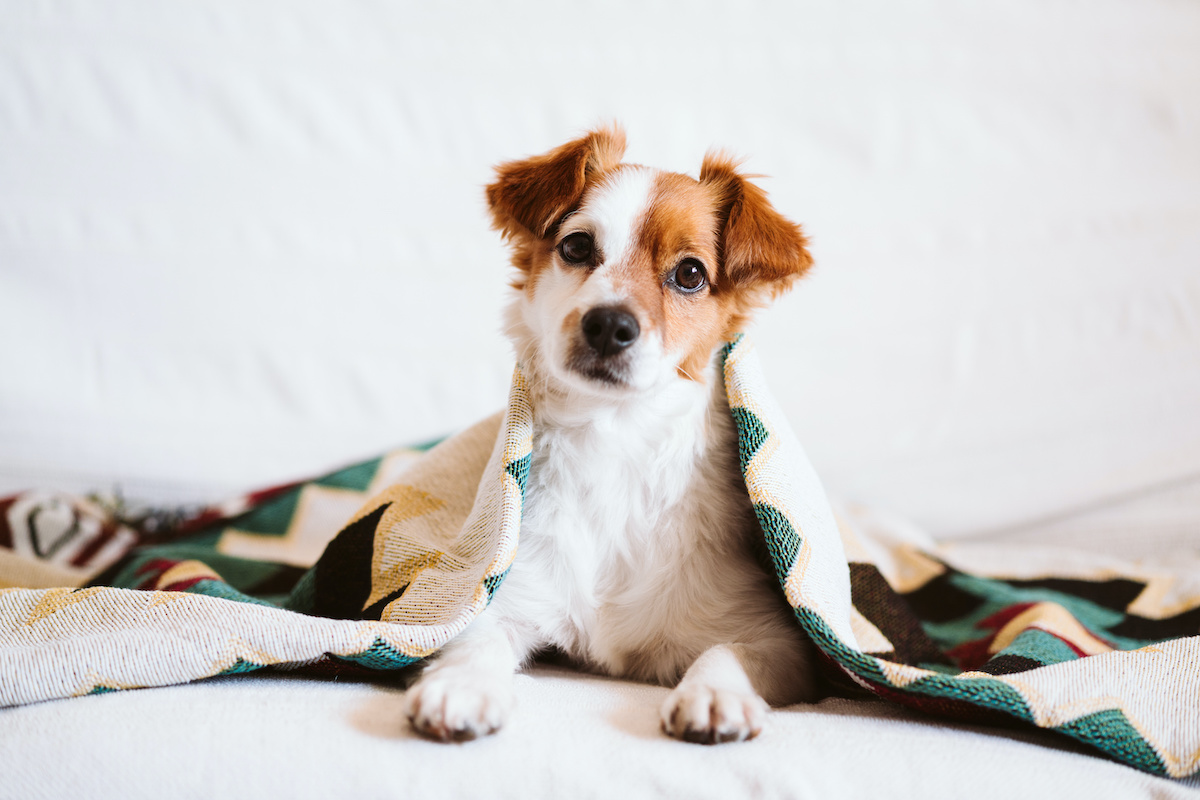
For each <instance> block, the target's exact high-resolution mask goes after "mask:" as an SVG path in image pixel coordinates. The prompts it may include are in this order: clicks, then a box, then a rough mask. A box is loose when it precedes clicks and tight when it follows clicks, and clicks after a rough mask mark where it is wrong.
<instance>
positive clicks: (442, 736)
mask: <svg viewBox="0 0 1200 800" xmlns="http://www.w3.org/2000/svg"><path fill="white" fill-rule="evenodd" d="M525 655H526V654H525V653H522V654H518V653H517V652H516V651H515V650H514V644H513V641H512V639H511V638H510V636H509V634H508V632H506V630H505V628H504V627H503V626H502V624H501V623H500V621H499V620H497V619H496V618H495V617H494V616H493V615H489V614H487V613H486V612H485V613H484V614H483V616H481V617H480V618H479V619H477V620H475V622H473V623H472V624H471V627H469V628H468V629H467V630H465V631H464V632H463V633H462V634H460V635H459V636H458V637H457V638H455V639H453V640H452V641H451V642H450V643H449V644H447V645H446V646H445V647H444V648H442V651H441V653H439V654H438V656H437V658H436V660H434V661H433V662H432V663H431V664H430V665H429V666H428V667H426V668H425V671H424V672H423V673H422V674H421V677H420V678H419V679H418V680H417V682H416V683H414V684H413V685H412V686H411V687H409V690H408V693H407V695H406V696H405V698H404V710H405V713H406V714H407V715H408V720H409V722H411V723H412V726H413V728H414V729H415V730H416V731H417V732H418V733H420V734H422V735H424V736H428V737H430V738H432V739H438V740H441V741H443V742H449V741H458V742H461V741H466V740H468V739H474V738H476V737H477V736H485V735H487V734H489V733H494V732H495V731H496V730H497V729H499V728H500V726H501V725H503V724H504V722H505V720H506V719H507V718H508V715H509V712H510V711H511V710H512V707H513V699H514V698H513V688H512V678H513V673H514V672H515V671H516V669H517V667H518V666H519V665H520V663H521V661H522V660H524V656H525Z"/></svg>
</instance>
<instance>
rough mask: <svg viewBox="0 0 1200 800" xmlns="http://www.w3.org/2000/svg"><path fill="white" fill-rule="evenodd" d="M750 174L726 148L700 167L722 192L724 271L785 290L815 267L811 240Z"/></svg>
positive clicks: (736, 279)
mask: <svg viewBox="0 0 1200 800" xmlns="http://www.w3.org/2000/svg"><path fill="white" fill-rule="evenodd" d="M747 177H749V176H745V175H742V174H740V173H739V172H738V171H737V162H736V161H734V160H733V159H732V158H730V157H729V156H727V155H725V154H723V153H708V154H707V155H705V156H704V163H703V165H702V166H701V167H700V182H701V183H703V184H708V185H710V186H712V187H713V188H714V189H715V190H716V191H717V197H718V207H719V208H720V209H722V211H721V238H720V247H721V264H722V267H721V276H723V277H725V278H726V279H727V280H728V281H730V282H731V283H732V284H733V285H735V286H746V285H749V284H753V283H765V284H767V285H768V286H770V287H771V288H772V289H773V290H775V291H782V290H784V289H787V288H788V287H789V286H791V284H792V282H793V281H794V280H795V279H796V278H799V277H800V276H801V275H803V274H804V273H805V272H807V271H808V268H809V267H810V266H812V256H810V255H809V254H808V239H807V237H805V235H804V233H803V232H802V231H801V230H800V226H799V225H797V224H796V223H794V222H791V221H789V220H787V219H786V218H784V216H783V215H782V214H780V213H779V212H778V211H776V210H775V209H774V207H772V205H771V203H770V201H769V200H767V193H766V192H764V191H763V190H762V189H760V188H758V187H757V186H755V185H754V184H753V183H751V182H750V181H749V180H747Z"/></svg>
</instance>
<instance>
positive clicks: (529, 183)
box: [487, 125, 625, 239]
mask: <svg viewBox="0 0 1200 800" xmlns="http://www.w3.org/2000/svg"><path fill="white" fill-rule="evenodd" d="M623 155H625V132H624V131H623V130H621V128H620V127H618V126H617V125H612V126H610V127H607V128H599V129H597V130H594V131H592V132H591V133H589V134H588V135H587V136H584V137H582V138H580V139H576V140H575V141H573V142H567V143H566V144H564V145H562V146H561V147H557V148H555V149H554V150H551V151H550V152H549V153H544V154H543V155H540V156H533V157H532V158H527V159H525V160H523V161H512V162H509V163H507V164H501V165H500V166H499V167H497V168H496V181H495V182H494V183H492V184H491V185H489V186H488V187H487V200H488V207H489V208H490V209H491V211H492V220H493V223H494V225H495V227H496V229H497V230H499V231H500V232H501V233H503V234H504V235H505V236H506V237H508V238H510V239H511V238H513V237H514V236H518V235H521V234H523V233H528V234H532V235H533V236H535V237H537V238H539V239H540V238H542V237H544V236H546V234H548V233H549V232H550V231H551V230H552V229H553V228H554V226H555V225H556V224H557V223H558V221H559V220H560V219H562V218H563V216H564V215H565V214H566V213H567V212H568V211H570V210H571V209H572V208H574V207H575V206H576V205H578V203H579V201H580V200H581V199H583V190H584V189H585V188H586V187H587V184H588V182H589V181H591V180H594V179H595V178H597V177H599V176H600V175H603V174H604V173H605V172H608V171H609V170H611V169H612V168H613V167H615V166H616V165H617V164H619V163H620V162H621V156H623Z"/></svg>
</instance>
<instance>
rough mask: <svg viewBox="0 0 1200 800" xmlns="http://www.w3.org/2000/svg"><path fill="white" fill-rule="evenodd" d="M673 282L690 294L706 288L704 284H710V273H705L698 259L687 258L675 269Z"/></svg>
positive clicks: (672, 277) (672, 276)
mask: <svg viewBox="0 0 1200 800" xmlns="http://www.w3.org/2000/svg"><path fill="white" fill-rule="evenodd" d="M671 282H672V283H674V284H675V285H676V286H678V287H679V288H680V289H681V290H682V291H685V292H688V293H689V294H690V293H691V292H698V291H700V290H701V289H703V288H704V284H706V283H708V273H707V272H705V271H704V265H703V264H701V263H700V262H699V261H697V260H696V259H694V258H685V259H684V260H683V261H681V262H679V266H678V267H676V268H675V272H674V273H673V274H672V275H671Z"/></svg>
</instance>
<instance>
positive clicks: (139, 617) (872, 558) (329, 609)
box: [0, 337, 1200, 777]
mask: <svg viewBox="0 0 1200 800" xmlns="http://www.w3.org/2000/svg"><path fill="white" fill-rule="evenodd" d="M719 363H720V368H721V369H722V371H723V377H724V383H725V389H726V393H727V395H728V398H729V405H730V409H731V413H732V415H733V418H734V420H735V422H736V425H737V430H738V437H739V451H740V461H741V467H742V471H743V474H744V476H745V485H746V490H747V492H748V493H749V496H750V499H751V501H752V503H753V505H754V509H755V512H756V514H757V517H758V521H759V523H760V527H761V531H762V536H763V539H764V542H765V544H766V549H767V551H768V553H769V554H770V559H771V562H772V564H773V567H774V570H775V573H776V576H777V577H778V580H779V582H780V585H781V587H782V589H783V592H784V595H785V596H786V599H787V602H788V603H790V605H791V606H792V608H793V609H794V611H795V617H796V621H797V624H799V625H801V626H802V627H803V629H804V630H805V631H806V632H807V634H808V635H809V636H810V637H811V639H812V640H813V641H814V642H815V643H816V645H817V647H818V648H819V651H820V653H821V655H822V659H823V662H824V663H823V666H824V668H825V669H826V671H827V673H828V675H829V677H830V678H831V679H832V682H833V684H834V685H836V686H840V687H842V688H843V689H845V690H847V691H851V690H853V691H859V692H869V693H871V694H873V695H876V696H878V697H880V698H883V699H884V700H887V701H891V702H895V703H900V704H903V705H906V706H910V707H913V708H917V709H921V710H924V711H926V712H928V713H930V714H933V715H938V716H943V717H952V718H958V719H966V720H971V721H975V722H988V723H995V724H1001V725H1025V726H1037V727H1040V728H1044V729H1048V730H1052V731H1055V732H1057V733H1059V734H1062V735H1065V736H1068V737H1071V738H1073V739H1075V740H1077V741H1080V742H1083V743H1086V744H1087V745H1089V746H1091V747H1093V748H1095V749H1097V750H1098V751H1100V752H1101V753H1103V754H1105V755H1107V756H1109V757H1111V758H1113V759H1116V760H1118V761H1120V762H1123V763H1125V764H1128V765H1130V766H1132V767H1135V768H1137V769H1140V770H1144V771H1146V772H1150V773H1154V774H1157V775H1164V776H1170V777H1184V776H1188V775H1191V774H1193V773H1195V772H1197V771H1200V636H1197V635H1196V634H1197V633H1200V575H1197V574H1196V573H1195V571H1187V570H1175V571H1172V570H1171V569H1169V568H1164V567H1152V566H1146V565H1136V564H1119V563H1117V562H1114V561H1111V560H1108V559H1104V558H1099V557H1095V556H1085V555H1083V554H1070V553H1064V552H1028V551H1027V552H1024V553H1018V554H1014V553H1012V552H1010V551H1005V550H1003V549H992V550H989V549H988V548H986V547H984V548H978V547H976V548H971V547H967V546H957V547H956V546H945V545H939V544H937V543H936V542H934V541H932V540H930V539H928V538H927V537H925V536H923V535H922V534H921V533H920V532H918V531H915V530H913V529H912V528H910V527H908V526H906V525H904V524H902V523H896V522H895V521H891V520H888V519H887V518H885V517H881V516H879V515H877V514H872V513H870V512H864V511H862V510H857V509H847V510H844V511H843V512H842V513H840V514H835V513H834V511H833V509H832V507H831V505H830V503H829V501H828V500H827V498H826V496H825V492H824V490H823V488H822V486H821V484H820V481H819V480H818V478H817V476H816V474H815V472H814V470H813V469H812V467H811V465H810V464H809V462H808V460H807V458H806V456H805V454H804V451H803V449H802V448H801V446H800V444H799V443H798V441H797V440H796V438H795V436H794V434H793V433H792V431H791V429H790V428H789V426H788V424H787V421H786V419H784V418H783V415H782V414H781V413H780V410H779V408H778V407H777V405H776V404H775V402H774V400H773V399H772V397H771V394H770V392H769V391H768V389H767V385H766V382H765V380H764V377H763V375H762V372H761V368H760V366H759V364H758V361H757V359H756V357H755V354H754V350H753V346H752V344H751V343H750V342H749V341H748V340H747V339H746V338H745V337H738V338H737V339H735V340H733V341H731V342H729V343H728V344H727V345H726V346H725V347H724V348H723V350H722V351H721V353H720V361H719ZM531 446H532V409H531V407H530V403H529V399H528V394H527V392H526V386H525V378H524V376H523V374H522V373H521V371H520V369H519V368H518V369H517V370H516V372H515V374H514V379H513V383H512V387H511V391H510V396H509V401H508V405H507V407H506V408H505V409H504V410H503V411H502V412H501V413H499V414H497V415H495V416H493V417H491V418H489V419H486V420H484V421H482V422H480V423H478V424H477V425H475V426H473V427H472V428H470V429H468V430H466V431H464V432H462V433H460V434H458V435H456V436H453V437H451V438H449V439H447V440H445V441H443V442H441V443H439V444H437V445H436V446H433V447H423V448H416V449H405V450H399V451H395V452H392V453H389V454H387V455H385V456H383V457H380V458H377V459H373V460H371V461H367V462H364V463H361V464H356V465H353V466H351V467H348V468H345V469H342V470H339V471H337V472H334V473H332V474H330V475H326V476H324V477H322V478H318V479H316V480H312V481H308V482H305V483H300V484H293V485H289V486H283V487H276V488H275V489H271V490H267V491H264V492H258V493H255V494H251V495H247V496H245V497H242V498H238V499H236V500H234V501H231V502H229V503H226V504H223V505H221V506H216V507H212V508H206V509H199V510H191V511H185V512H183V513H180V512H174V513H170V514H161V513H158V514H156V513H150V514H130V513H128V510H127V509H122V508H121V507H120V504H114V503H111V502H109V503H107V504H105V503H97V502H96V501H95V500H88V499H81V498H71V497H63V496H59V495H54V494H51V493H43V492H28V493H25V494H22V495H18V496H15V497H11V498H7V499H4V500H0V705H3V706H11V705H18V704H23V703H32V702H37V701H42V700H49V699H54V698H65V697H72V696H79V695H85V694H91V693H97V692H108V691H115V690H121V689H131V688H139V687H153V686H164V685H171V684H177V683H183V682H187V681H192V680H197V679H202V678H207V677H212V676H216V675H226V674H231V673H238V672H248V671H253V670H259V669H264V668H273V669H290V670H295V669H300V670H307V671H310V672H330V671H335V672H336V671H346V670H350V671H367V672H371V673H378V672H380V671H387V670H398V669H401V668H404V667H406V666H408V665H410V664H413V663H414V662H416V661H419V660H421V659H423V658H425V657H427V656H429V655H431V654H433V653H435V652H436V651H437V650H438V649H439V648H440V647H442V646H443V645H444V644H445V643H446V642H448V641H449V640H450V639H452V638H453V637H454V636H456V635H457V634H458V633H460V632H461V631H462V630H463V629H464V628H466V626H467V625H469V624H470V622H471V621H472V620H473V619H474V618H475V617H476V616H478V614H479V613H480V612H481V611H482V610H483V609H484V608H486V607H487V605H488V602H489V601H490V599H491V598H492V596H493V595H494V593H495V592H497V591H502V590H503V589H502V585H503V581H504V577H505V575H506V573H507V571H508V569H509V566H510V565H511V564H512V561H513V558H514V556H515V554H516V551H517V546H518V533H519V530H520V522H521V508H522V503H523V498H524V492H525V487H526V484H527V481H528V477H529V470H530V454H531ZM347 519H348V521H346V520H347ZM339 526H340V532H338V533H337V534H336V536H332V537H331V536H330V532H331V531H336V530H338V528H339ZM322 548H323V551H322ZM318 553H319V558H318V557H316V556H317V554H318ZM314 559H315V563H313V561H314ZM310 565H311V566H310Z"/></svg>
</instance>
